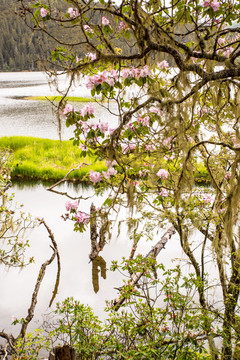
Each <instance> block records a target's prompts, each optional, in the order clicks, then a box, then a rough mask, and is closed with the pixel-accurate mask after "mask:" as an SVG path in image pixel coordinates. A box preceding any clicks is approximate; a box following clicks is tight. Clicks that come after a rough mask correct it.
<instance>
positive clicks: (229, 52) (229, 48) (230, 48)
mask: <svg viewBox="0 0 240 360" xmlns="http://www.w3.org/2000/svg"><path fill="white" fill-rule="evenodd" d="M233 50H234V49H233V48H232V47H231V46H230V47H228V48H227V49H225V50H224V51H223V54H224V55H225V56H226V57H227V58H229V57H230V55H231V53H232V52H233Z"/></svg>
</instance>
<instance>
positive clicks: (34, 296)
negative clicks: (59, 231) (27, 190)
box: [18, 219, 60, 337]
mask: <svg viewBox="0 0 240 360" xmlns="http://www.w3.org/2000/svg"><path fill="white" fill-rule="evenodd" d="M39 223H40V224H43V225H44V226H45V228H46V229H47V231H48V233H49V237H50V239H51V241H52V244H53V246H51V245H50V247H51V249H52V250H53V254H52V256H51V257H50V259H48V260H46V261H45V262H44V263H43V264H42V266H41V268H40V271H39V274H38V278H37V281H36V284H35V288H34V291H33V294H32V301H31V305H30V307H29V309H28V315H27V316H26V318H25V319H23V323H22V327H21V330H20V333H19V336H18V337H24V336H25V334H26V330H27V327H28V324H29V323H30V321H31V320H32V318H33V316H34V311H35V307H36V304H37V297H38V293H39V289H40V286H41V283H42V280H43V278H44V275H45V272H46V268H47V266H48V265H50V264H51V263H52V262H53V260H54V259H55V256H56V255H57V257H58V274H57V279H56V283H55V287H54V291H53V296H52V299H51V301H50V304H51V303H52V301H53V299H54V298H55V296H56V293H57V289H58V284H59V276H60V258H59V253H58V248H57V243H56V241H55V239H54V236H53V234H52V232H51V230H50V228H49V227H48V226H47V224H46V223H45V221H44V219H40V220H39Z"/></svg>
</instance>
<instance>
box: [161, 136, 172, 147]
mask: <svg viewBox="0 0 240 360" xmlns="http://www.w3.org/2000/svg"><path fill="white" fill-rule="evenodd" d="M172 138H173V137H172V136H169V137H167V138H165V139H163V141H162V144H163V145H164V146H168V147H169V148H170V143H171V141H172Z"/></svg>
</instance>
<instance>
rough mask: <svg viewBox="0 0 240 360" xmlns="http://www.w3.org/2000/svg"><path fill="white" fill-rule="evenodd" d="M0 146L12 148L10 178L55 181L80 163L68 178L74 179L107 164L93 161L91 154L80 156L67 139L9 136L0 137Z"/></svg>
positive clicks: (76, 148)
mask: <svg viewBox="0 0 240 360" xmlns="http://www.w3.org/2000/svg"><path fill="white" fill-rule="evenodd" d="M0 148H8V149H10V150H11V151H12V160H11V163H10V165H11V167H12V172H11V178H12V179H13V180H14V179H23V180H47V181H58V180H60V179H62V178H63V177H64V176H65V175H66V174H67V172H68V171H69V170H70V169H71V168H75V167H77V166H78V165H79V164H81V163H83V162H84V163H87V164H89V166H83V167H81V168H80V169H78V170H76V171H73V172H72V173H71V174H70V175H69V176H68V179H69V180H71V181H75V182H81V181H87V179H85V178H84V177H85V175H87V174H88V172H89V171H90V170H91V169H92V170H94V171H103V170H106V169H107V167H106V165H105V163H104V162H100V161H96V159H95V158H94V156H92V157H85V158H82V157H81V156H80V155H81V153H82V151H81V150H80V149H79V148H78V147H77V146H73V145H72V142H71V141H62V143H61V145H60V142H59V140H49V139H40V138H35V137H24V136H11V137H2V138H0Z"/></svg>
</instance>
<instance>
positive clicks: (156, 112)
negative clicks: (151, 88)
mask: <svg viewBox="0 0 240 360" xmlns="http://www.w3.org/2000/svg"><path fill="white" fill-rule="evenodd" d="M149 111H150V112H152V113H155V114H157V115H158V116H162V115H163V111H162V110H161V109H158V108H156V107H155V106H152V107H150V109H149Z"/></svg>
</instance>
